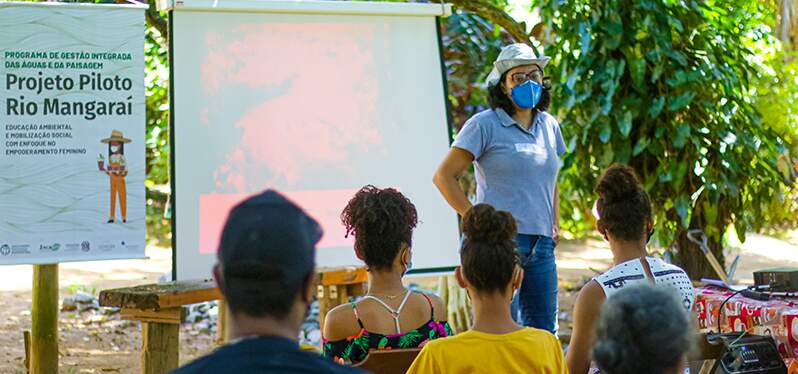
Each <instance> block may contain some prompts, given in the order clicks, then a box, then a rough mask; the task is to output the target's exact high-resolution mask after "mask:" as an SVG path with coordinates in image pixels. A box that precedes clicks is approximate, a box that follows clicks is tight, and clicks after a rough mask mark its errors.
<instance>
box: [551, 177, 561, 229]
mask: <svg viewBox="0 0 798 374" xmlns="http://www.w3.org/2000/svg"><path fill="white" fill-rule="evenodd" d="M552 231H554V232H553V233H552V234H553V235H552V239H554V244H560V183H559V182H555V184H554V227H553V230H552Z"/></svg>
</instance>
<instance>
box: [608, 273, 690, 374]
mask: <svg viewBox="0 0 798 374" xmlns="http://www.w3.org/2000/svg"><path fill="white" fill-rule="evenodd" d="M688 318H689V316H688V312H686V311H685V309H684V307H683V306H682V304H681V302H679V300H678V298H677V297H676V295H675V294H674V293H673V292H672V291H671V290H669V289H667V288H663V287H655V286H651V285H642V286H634V287H628V288H624V289H622V290H620V291H618V293H617V294H615V295H613V296H612V297H611V298H609V299H607V301H606V303H605V304H604V306H603V307H602V309H601V315H600V317H599V320H598V326H597V331H596V336H597V339H596V345H595V346H594V347H593V358H594V359H595V360H596V363H597V364H598V367H599V368H600V369H601V372H602V373H608V374H635V373H651V374H663V373H666V372H668V370H673V368H675V367H676V366H677V365H678V364H679V362H680V361H681V360H684V357H685V355H686V354H687V353H688V352H689V351H690V349H691V348H692V343H693V339H692V333H691V331H693V329H692V328H690V320H689V319H688Z"/></svg>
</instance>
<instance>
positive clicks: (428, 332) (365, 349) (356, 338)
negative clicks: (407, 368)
mask: <svg viewBox="0 0 798 374" xmlns="http://www.w3.org/2000/svg"><path fill="white" fill-rule="evenodd" d="M421 295H422V296H424V298H425V299H427V303H428V304H429V307H430V318H429V321H427V322H426V323H424V324H423V325H421V326H420V327H418V328H416V329H413V330H410V331H407V332H405V333H401V334H390V335H384V334H379V333H375V332H369V331H367V330H366V329H365V328H364V327H363V322H362V321H361V320H360V316H358V314H357V307H356V306H355V303H354V302H352V303H350V304H352V311H354V313H355V318H357V323H358V325H360V331H359V332H358V333H357V334H356V335H353V336H350V337H348V338H346V339H341V340H335V341H329V340H327V339H323V340H322V355H323V356H324V357H327V358H330V359H332V360H333V361H335V362H337V363H339V364H357V363H359V362H361V361H363V360H365V359H366V356H368V353H369V350H372V349H374V350H390V349H405V348H421V347H423V346H424V345H425V344H427V342H428V341H430V340H434V339H438V338H444V337H447V336H450V335H452V329H451V327H449V323H448V322H446V321H435V319H434V316H435V309H434V308H433V306H432V301H431V300H430V299H429V296H427V295H425V294H423V293H422V294H421Z"/></svg>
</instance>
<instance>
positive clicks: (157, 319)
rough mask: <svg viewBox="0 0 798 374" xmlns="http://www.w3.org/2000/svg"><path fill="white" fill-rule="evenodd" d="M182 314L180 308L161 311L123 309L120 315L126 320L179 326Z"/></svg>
mask: <svg viewBox="0 0 798 374" xmlns="http://www.w3.org/2000/svg"><path fill="white" fill-rule="evenodd" d="M181 312H182V308H180V307H177V308H168V309H160V310H153V309H130V308H122V311H120V313H119V314H120V316H121V317H122V319H126V320H135V321H142V322H153V323H165V324H177V325H179V324H180V316H181Z"/></svg>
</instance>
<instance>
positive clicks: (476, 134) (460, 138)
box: [452, 118, 485, 159]
mask: <svg viewBox="0 0 798 374" xmlns="http://www.w3.org/2000/svg"><path fill="white" fill-rule="evenodd" d="M452 147H457V148H460V149H464V150H466V151H468V152H470V153H471V154H472V155H473V156H474V159H478V158H479V156H482V152H483V151H485V134H484V133H483V129H482V126H480V125H479V121H475V120H474V119H473V118H471V119H469V120H468V121H466V123H465V124H464V125H463V128H461V129H460V132H459V133H457V137H456V138H455V139H454V143H452Z"/></svg>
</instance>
